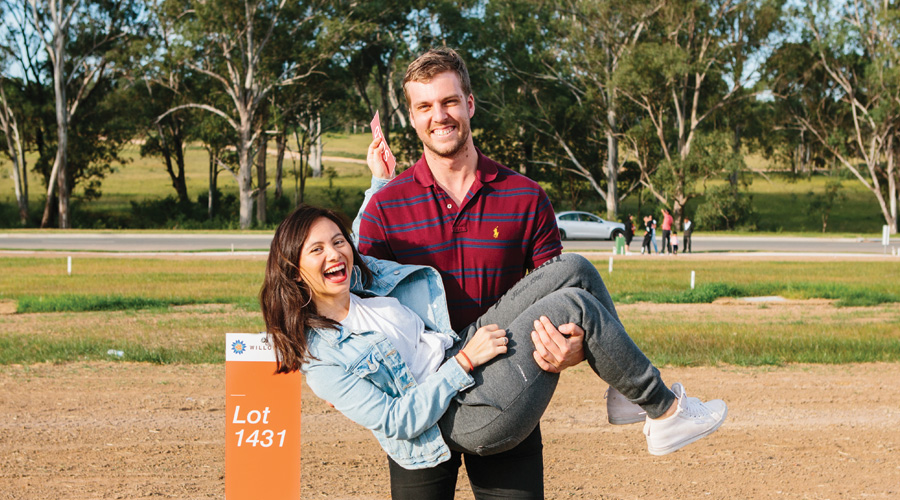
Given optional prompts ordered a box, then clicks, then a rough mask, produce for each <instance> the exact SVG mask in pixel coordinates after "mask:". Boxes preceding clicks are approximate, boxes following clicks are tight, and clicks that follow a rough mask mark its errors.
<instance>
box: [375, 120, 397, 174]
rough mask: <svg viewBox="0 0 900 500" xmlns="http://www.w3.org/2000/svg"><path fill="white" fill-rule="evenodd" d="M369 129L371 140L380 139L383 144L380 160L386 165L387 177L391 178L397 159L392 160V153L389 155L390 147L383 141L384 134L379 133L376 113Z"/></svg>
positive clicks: (379, 122) (379, 121) (379, 127)
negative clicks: (370, 129) (370, 130)
mask: <svg viewBox="0 0 900 500" xmlns="http://www.w3.org/2000/svg"><path fill="white" fill-rule="evenodd" d="M371 127H372V139H381V140H382V141H383V142H384V152H383V153H382V155H381V158H382V159H383V160H384V164H385V165H387V169H388V172H387V173H388V177H393V176H394V168H395V167H396V166H397V159H396V158H394V153H391V148H390V146H388V144H387V142H386V141H384V133H383V132H382V131H381V120H380V119H379V117H378V111H376V112H375V118H372V123H371Z"/></svg>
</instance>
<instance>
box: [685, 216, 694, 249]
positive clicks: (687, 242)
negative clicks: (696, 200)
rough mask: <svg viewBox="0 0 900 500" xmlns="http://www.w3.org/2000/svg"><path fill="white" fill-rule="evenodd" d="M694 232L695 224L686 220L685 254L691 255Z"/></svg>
mask: <svg viewBox="0 0 900 500" xmlns="http://www.w3.org/2000/svg"><path fill="white" fill-rule="evenodd" d="M693 232H694V223H693V221H691V219H684V248H683V249H682V251H683V252H684V253H691V233H693Z"/></svg>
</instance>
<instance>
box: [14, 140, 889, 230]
mask: <svg viewBox="0 0 900 500" xmlns="http://www.w3.org/2000/svg"><path fill="white" fill-rule="evenodd" d="M369 137H370V136H369V135H368V134H355V135H348V134H328V135H326V137H325V139H324V146H325V155H326V157H329V159H326V160H325V162H324V164H325V167H326V168H332V169H334V171H335V172H336V174H337V177H336V178H335V179H333V180H332V186H331V191H329V190H328V188H329V180H328V179H326V178H324V177H323V178H315V179H309V180H308V181H307V182H308V184H307V188H306V190H305V193H306V197H305V200H306V201H307V202H309V203H314V204H318V205H327V206H331V207H334V208H339V209H342V210H344V211H345V212H347V213H348V214H349V215H353V214H355V212H356V210H357V208H358V206H359V203H361V201H362V192H363V191H364V190H365V189H366V188H367V187H368V185H369V176H368V170H367V169H366V167H365V165H363V164H360V163H358V162H357V163H354V162H348V161H340V160H335V159H332V158H349V159H351V160H361V159H365V152H366V147H367V146H368V141H369ZM123 157H125V158H128V159H129V160H128V162H127V163H126V164H125V165H121V166H118V167H116V172H115V173H113V174H112V175H110V176H109V177H108V178H106V179H105V180H104V181H103V187H102V191H103V196H102V197H101V198H100V199H98V200H93V201H90V202H84V201H79V199H78V197H79V196H81V194H82V193H83V190H82V189H81V188H76V189H75V192H74V196H75V200H74V202H73V204H72V207H73V210H74V211H75V212H76V214H75V219H76V220H77V221H80V223H81V225H82V227H91V226H90V224H91V222H93V223H95V224H115V222H112V223H108V222H105V221H107V220H113V221H115V220H127V217H128V215H129V214H130V213H131V202H132V201H134V202H141V201H146V200H158V199H162V198H165V197H166V196H174V194H175V191H174V189H173V188H172V186H171V182H170V180H169V177H168V174H166V172H165V169H164V166H163V162H162V160H161V159H160V158H141V157H140V155H139V153H138V146H136V145H132V146H129V147H128V148H127V149H126V150H125V151H124V153H123ZM186 159H187V173H186V175H187V185H188V190H189V193H190V197H191V199H192V200H196V199H197V197H198V196H199V195H201V194H205V193H206V190H207V178H208V174H207V164H208V160H207V155H206V151H205V150H204V149H203V148H201V147H197V146H192V147H189V148H188V150H187V153H186ZM30 161H31V162H33V161H34V158H31V159H30ZM753 164H754V165H755V168H760V167H764V166H765V165H764V164H763V163H761V160H760V159H758V158H756V159H754V160H753ZM268 168H269V173H268V175H269V179H270V180H271V179H273V178H274V169H275V161H274V157H271V158H270V161H269V163H268ZM284 168H285V177H284V191H285V193H286V195H287V196H288V197H289V199H290V202H291V203H293V202H294V201H295V200H296V199H297V197H296V192H295V181H296V177H295V176H294V174H293V173H294V172H295V165H294V163H293V161H292V160H291V159H290V158H286V159H285V165H284ZM768 177H769V179H766V178H763V177H761V176H759V175H756V176H755V177H754V181H753V183H752V184H751V186H750V193H751V194H752V196H753V206H754V208H755V210H756V211H757V213H758V214H759V231H764V232H776V233H783V234H795V233H809V234H821V231H822V223H821V220H820V219H819V217H818V216H817V215H815V214H809V213H808V211H807V208H808V206H809V203H810V199H809V197H808V193H809V192H813V193H816V194H821V193H822V192H823V190H824V186H825V180H826V179H825V178H824V177H822V176H813V177H811V178H808V179H807V178H799V179H793V178H789V177H787V176H784V175H781V174H772V175H769V176H768ZM29 183H30V186H31V187H30V190H31V194H30V199H31V211H32V213H33V214H39V213H40V212H41V210H42V208H43V204H42V203H43V194H42V191H43V188H42V187H41V182H40V181H39V179H38V178H37V177H36V176H35V175H34V174H33V173H32V174H31V175H30V176H29ZM713 184H715V181H713V182H710V185H713ZM843 186H844V187H843V188H842V193H843V194H844V195H845V196H846V200H845V201H842V202H841V203H840V204H839V205H838V206H837V207H836V208H835V210H834V213H833V214H832V216H831V218H830V221H829V225H828V234H829V235H859V234H875V235H878V234H880V232H881V226H882V225H883V224H884V221H883V219H882V217H881V212H880V210H879V208H878V205H877V203H876V201H875V199H874V197H873V196H872V195H871V193H870V192H869V191H868V190H866V189H865V188H864V187H863V186H862V185H861V184H860V183H859V182H858V181H856V180H853V179H849V180H845V181H844V182H843ZM219 187H220V189H221V190H222V191H223V192H224V193H233V194H236V193H237V185H236V183H235V181H234V178H233V177H232V176H231V175H230V174H229V173H227V172H222V173H221V174H220V175H219ZM338 190H340V191H338ZM14 200H15V198H14V195H13V185H12V179H11V174H10V164H9V162H8V161H7V160H5V159H4V158H3V157H0V203H2V204H5V205H7V207H10V208H11V207H12V205H13V204H14ZM586 200H587V201H586V202H585V203H584V206H581V207H578V208H580V209H589V210H597V209H599V208H600V205H601V203H600V200H599V198H597V199H594V198H591V197H589V196H587V195H586ZM701 201H702V200H701V199H698V200H694V201H692V202H691V203H690V204H689V205H688V211H689V212H691V211H693V210H695V209H696V206H697V204H698V203H700V202H701ZM562 208H568V207H564V206H561V207H560V209H562ZM643 208H644V210H643V212H644V213H646V212H647V208H646V205H644V207H643ZM637 209H638V201H637V199H636V197H635V196H631V197H629V198H627V199H626V200H625V201H624V203H623V204H622V207H621V209H620V212H621V213H622V214H625V213H629V212H634V213H636V212H637ZM7 213H11V212H9V211H7ZM37 216H38V215H35V217H37ZM2 225H7V226H8V227H12V226H13V225H14V221H13V218H11V220H10V221H8V222H3V223H2ZM108 227H115V226H114V225H113V226H108ZM697 231H698V232H703V228H702V227H701V228H697Z"/></svg>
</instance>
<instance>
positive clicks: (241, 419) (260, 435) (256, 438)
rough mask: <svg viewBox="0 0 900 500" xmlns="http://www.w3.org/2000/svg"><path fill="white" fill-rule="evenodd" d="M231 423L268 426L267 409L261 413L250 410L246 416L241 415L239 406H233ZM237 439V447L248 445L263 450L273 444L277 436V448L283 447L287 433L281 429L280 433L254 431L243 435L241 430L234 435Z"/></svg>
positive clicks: (269, 430)
mask: <svg viewBox="0 0 900 500" xmlns="http://www.w3.org/2000/svg"><path fill="white" fill-rule="evenodd" d="M232 423H234V424H251V425H256V424H260V423H262V424H268V423H269V407H268V406H267V407H265V409H263V410H262V411H259V410H250V411H248V412H247V414H246V415H243V416H242V415H241V407H240V405H237V406H235V408H234V418H233V419H232ZM234 435H235V436H237V438H238V442H237V445H238V446H239V447H240V446H243V445H244V444H248V445H250V446H254V447H255V446H262V447H263V448H268V447H270V446H272V445H274V444H275V436H278V438H279V439H278V447H279V448H281V447H283V446H284V437H285V436H286V435H287V431H286V430H285V429H282V430H280V431H275V430H272V429H254V430H253V432H250V433H249V434H245V430H244V429H241V430H239V431H237V432H235V433H234Z"/></svg>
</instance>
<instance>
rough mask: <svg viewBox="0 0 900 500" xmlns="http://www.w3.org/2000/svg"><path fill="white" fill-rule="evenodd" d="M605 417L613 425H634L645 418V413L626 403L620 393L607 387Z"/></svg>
mask: <svg viewBox="0 0 900 500" xmlns="http://www.w3.org/2000/svg"><path fill="white" fill-rule="evenodd" d="M604 397H605V398H606V417H607V419H609V423H611V424H613V425H625V424H636V423H638V422H643V421H644V420H645V419H646V418H647V412H645V411H644V409H643V408H641V407H640V406H638V405H636V404H634V403H632V402H631V401H628V398H626V397H625V396H623V395H622V393H621V392H619V391H617V390H615V389H613V388H612V387H609V388H608V389H606V396H604Z"/></svg>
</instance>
